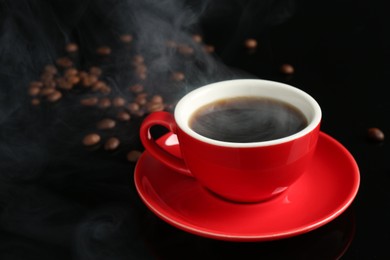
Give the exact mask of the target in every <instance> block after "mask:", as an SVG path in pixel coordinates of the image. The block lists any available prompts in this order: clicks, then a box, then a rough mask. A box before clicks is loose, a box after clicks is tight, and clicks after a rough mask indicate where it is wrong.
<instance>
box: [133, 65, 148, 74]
mask: <svg viewBox="0 0 390 260" xmlns="http://www.w3.org/2000/svg"><path fill="white" fill-rule="evenodd" d="M147 71H148V68H147V67H146V66H145V64H139V65H137V66H135V73H137V74H138V75H139V74H143V73H146V72H147Z"/></svg>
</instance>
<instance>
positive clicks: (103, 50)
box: [96, 46, 111, 56]
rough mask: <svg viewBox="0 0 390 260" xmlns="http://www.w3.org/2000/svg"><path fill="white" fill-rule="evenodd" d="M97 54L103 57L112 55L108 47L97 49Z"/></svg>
mask: <svg viewBox="0 0 390 260" xmlns="http://www.w3.org/2000/svg"><path fill="white" fill-rule="evenodd" d="M96 53H97V54H99V55H102V56H105V55H110V54H111V48H110V47H108V46H101V47H99V48H97V49H96Z"/></svg>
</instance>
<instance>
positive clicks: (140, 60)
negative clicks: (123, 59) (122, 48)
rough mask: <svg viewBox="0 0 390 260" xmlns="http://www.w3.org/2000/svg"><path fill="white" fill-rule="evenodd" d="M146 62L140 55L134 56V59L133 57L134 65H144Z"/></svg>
mask: <svg viewBox="0 0 390 260" xmlns="http://www.w3.org/2000/svg"><path fill="white" fill-rule="evenodd" d="M144 61H145V59H144V57H143V56H142V55H140V54H137V55H134V57H133V64H134V65H139V64H143V63H144Z"/></svg>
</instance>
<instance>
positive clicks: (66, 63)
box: [56, 57, 73, 68]
mask: <svg viewBox="0 0 390 260" xmlns="http://www.w3.org/2000/svg"><path fill="white" fill-rule="evenodd" d="M56 64H57V65H58V66H60V67H63V68H69V67H72V66H73V61H72V60H71V59H69V58H68V57H61V58H58V59H57V60H56Z"/></svg>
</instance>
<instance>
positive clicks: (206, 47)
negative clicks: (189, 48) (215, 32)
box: [203, 44, 215, 53]
mask: <svg viewBox="0 0 390 260" xmlns="http://www.w3.org/2000/svg"><path fill="white" fill-rule="evenodd" d="M203 50H204V51H205V52H207V53H213V52H214V51H215V47H214V46H213V45H209V44H206V45H204V46H203Z"/></svg>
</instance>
